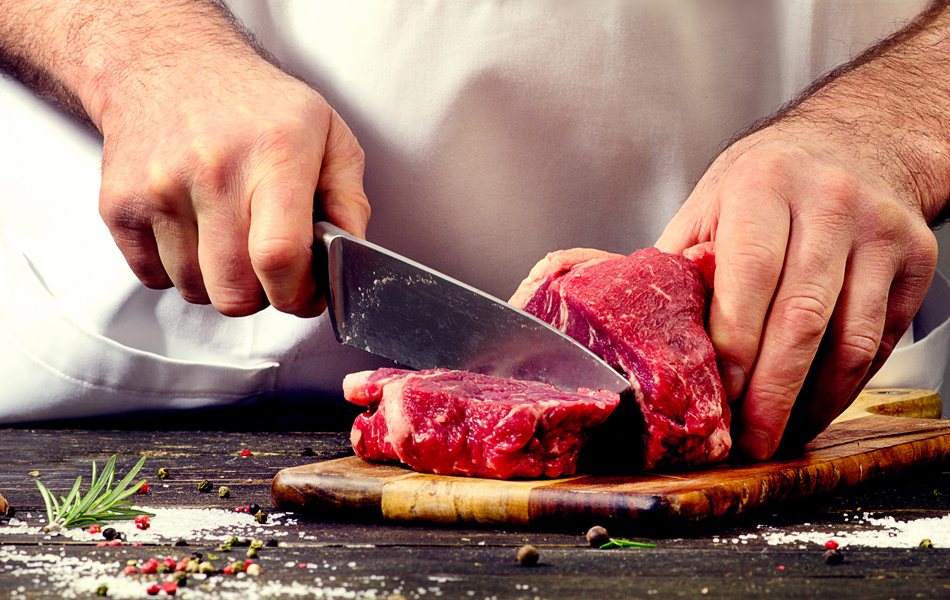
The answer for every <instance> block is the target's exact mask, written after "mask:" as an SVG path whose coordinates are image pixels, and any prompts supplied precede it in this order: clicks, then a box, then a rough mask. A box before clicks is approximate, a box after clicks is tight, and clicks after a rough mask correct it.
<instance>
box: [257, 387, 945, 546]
mask: <svg viewBox="0 0 950 600" xmlns="http://www.w3.org/2000/svg"><path fill="white" fill-rule="evenodd" d="M940 414H941V401H940V397H939V396H938V395H937V394H935V393H933V392H929V391H920V390H893V389H887V390H885V389H881V390H868V391H865V392H864V393H862V394H861V396H860V397H859V398H858V399H857V400H856V401H855V403H854V404H853V405H852V406H851V407H850V408H849V409H848V411H847V412H845V413H844V414H842V415H841V416H840V417H839V418H838V419H837V420H836V421H835V422H834V423H833V424H832V425H831V426H830V427H829V428H828V429H827V430H826V431H825V432H824V433H822V434H821V435H820V436H818V437H817V438H816V439H815V440H814V441H813V442H812V443H810V444H809V445H808V446H807V447H806V449H805V452H804V453H803V454H802V455H800V456H796V457H793V458H784V459H781V460H771V461H769V462H764V463H751V464H727V465H720V466H717V467H715V468H712V469H708V470H703V471H695V472H686V473H675V474H666V475H657V474H644V475H636V476H604V475H577V476H574V477H566V478H561V479H541V480H532V481H499V480H494V479H479V478H471V477H454V476H447V475H429V474H425V473H416V472H414V471H411V470H408V469H406V468H404V467H401V466H396V465H384V464H375V463H368V462H364V461H363V460H361V459H359V458H357V457H355V456H352V457H347V458H341V459H337V460H332V461H327V462H322V463H316V464H311V465H304V466H300V467H293V468H289V469H284V470H282V471H280V472H279V473H278V474H277V477H276V478H275V479H274V482H273V485H272V488H271V495H272V497H273V500H274V505H275V506H276V507H277V508H279V509H281V510H287V511H294V512H304V513H311V514H312V515H313V516H314V517H315V518H319V519H324V520H362V521H379V520H393V521H416V522H426V523H443V524H459V525H461V524H466V525H468V526H471V525H474V524H487V525H492V526H503V527H515V528H531V529H547V530H559V529H560V530H563V529H567V528H572V529H576V528H577V527H587V526H590V525H593V524H601V525H605V526H611V525H612V526H615V527H617V526H622V527H621V528H632V529H649V530H655V529H658V528H659V529H660V530H662V529H663V528H667V527H669V528H673V527H678V526H682V525H692V524H696V523H698V522H703V521H707V522H712V521H713V520H715V519H718V518H722V517H729V516H734V515H739V514H743V513H747V512H749V511H752V510H754V509H760V508H762V507H765V506H770V507H771V506H773V505H775V504H777V503H779V502H782V501H787V500H791V499H794V498H802V497H807V496H812V495H815V494H819V493H822V492H828V491H831V490H836V489H841V488H847V487H850V486H854V485H857V484H859V483H862V482H866V481H870V480H873V479H878V478H881V477H887V476H891V475H895V474H897V473H900V472H902V471H906V470H907V469H910V468H913V467H922V466H926V465H933V464H937V463H939V462H941V461H943V460H944V459H946V458H948V457H950V420H941V419H939V417H940Z"/></svg>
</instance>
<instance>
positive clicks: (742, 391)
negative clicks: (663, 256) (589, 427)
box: [657, 9, 950, 460]
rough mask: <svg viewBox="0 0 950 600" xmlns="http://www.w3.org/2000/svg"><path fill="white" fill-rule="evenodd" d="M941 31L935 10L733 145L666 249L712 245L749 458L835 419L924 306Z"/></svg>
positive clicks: (944, 121)
mask: <svg viewBox="0 0 950 600" xmlns="http://www.w3.org/2000/svg"><path fill="white" fill-rule="evenodd" d="M946 20H947V19H946V18H945V15H943V14H942V11H941V10H937V9H935V10H933V11H931V13H929V14H927V15H925V16H924V17H922V18H921V20H919V21H918V22H917V23H915V24H914V25H913V26H912V27H911V28H910V29H909V30H908V31H907V32H902V34H898V36H896V38H895V39H893V40H890V41H888V42H886V43H884V44H883V45H882V46H880V47H878V48H876V49H874V50H872V51H871V52H870V53H869V54H868V55H865V56H864V57H862V58H860V59H858V60H857V61H856V62H855V63H854V64H853V65H850V66H849V67H848V68H847V69H844V70H842V71H841V72H838V73H835V74H833V75H832V76H831V77H829V78H828V79H827V80H825V81H823V82H820V84H818V85H816V86H815V87H814V89H812V90H810V91H809V92H808V93H807V94H806V95H805V96H804V97H803V98H802V99H800V100H799V101H798V102H796V103H795V104H793V105H792V106H790V107H789V108H788V109H787V110H785V111H784V112H783V113H782V114H780V115H779V116H778V117H777V118H774V119H772V120H771V121H770V122H769V123H767V124H766V125H765V126H763V127H760V128H758V129H756V130H755V131H754V132H753V133H752V134H750V135H748V136H746V137H744V138H741V139H739V140H738V141H737V142H735V143H734V144H732V145H731V146H730V147H729V148H728V149H727V150H726V151H725V152H723V154H722V155H720V156H719V157H718V158H717V159H716V161H715V162H714V163H713V164H712V166H711V167H710V168H709V170H708V171H707V172H706V174H705V175H704V176H703V178H702V179H701V181H700V182H699V184H698V185H697V186H696V188H695V189H694V191H693V192H692V194H691V195H690V197H689V198H688V200H687V201H686V203H685V204H684V205H683V207H682V208H681V210H680V211H679V212H678V214H677V215H676V216H675V217H674V218H673V220H672V221H671V222H670V224H669V225H668V226H667V228H666V230H665V231H664V233H663V235H662V236H661V237H660V239H659V240H658V241H657V246H658V247H659V248H661V249H663V250H665V251H668V252H681V251H682V250H683V249H685V248H687V247H689V246H692V245H694V244H697V243H701V242H708V241H713V242H714V243H715V253H716V275H715V285H714V288H715V289H714V292H713V298H712V303H711V305H710V314H709V332H710V337H711V338H712V341H713V345H714V346H715V348H716V352H717V358H718V360H719V366H720V373H721V374H722V376H723V377H722V379H723V384H724V387H725V389H726V394H727V396H728V397H729V398H730V400H736V401H737V402H738V406H737V409H736V410H735V418H734V427H733V433H734V435H735V441H736V446H737V447H738V448H739V449H740V450H742V451H744V452H745V453H747V454H748V455H750V456H751V457H753V458H756V459H760V460H764V459H767V458H769V457H770V456H772V454H773V453H774V452H775V450H776V448H777V447H778V444H779V442H780V440H782V438H783V434H784V435H785V436H786V439H787V441H789V442H790V443H792V444H800V443H803V442H805V441H808V440H810V439H811V438H812V437H814V436H815V435H817V434H818V433H820V432H821V431H822V430H823V429H824V428H825V427H826V426H827V425H828V424H829V423H830V422H831V421H832V420H833V419H834V418H835V417H836V416H837V415H838V414H840V413H841V411H843V410H844V409H845V408H846V407H847V406H848V404H850V402H851V401H852V400H853V399H854V398H855V397H856V396H857V394H858V393H859V392H860V390H861V388H862V387H863V386H864V384H865V383H866V382H867V381H868V379H870V377H871V376H872V375H873V374H874V372H876V371H877V369H878V368H879V367H880V366H881V364H883V362H884V360H885V359H886V358H887V357H888V355H889V354H890V353H891V351H892V350H893V348H894V346H895V344H896V343H897V341H898V340H899V339H900V337H901V335H902V333H903V332H904V330H905V329H906V328H907V326H908V325H909V324H910V322H911V320H912V319H913V316H914V314H915V313H916V311H917V309H918V308H919V307H920V304H921V302H922V301H923V298H924V295H925V294H926V292H927V289H928V287H929V284H930V281H931V278H932V276H933V273H934V269H935V267H936V261H937V245H936V240H935V238H934V236H933V234H932V232H931V231H930V229H929V228H928V223H931V222H933V221H934V220H935V219H936V218H937V214H938V213H939V212H940V211H941V209H942V208H943V207H944V206H945V204H946V199H947V197H948V192H950V161H948V157H950V135H948V132H950V117H948V116H947V115H950V88H948V86H947V82H948V81H950V73H947V72H946V71H945V67H943V66H942V65H946V64H947V58H948V57H950V48H948V44H947V41H946V40H947V36H946V35H945V33H946V31H947V30H948V27H947V23H946V22H945V21H946ZM936 75H939V77H937V76H936Z"/></svg>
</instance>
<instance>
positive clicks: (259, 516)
mask: <svg viewBox="0 0 950 600" xmlns="http://www.w3.org/2000/svg"><path fill="white" fill-rule="evenodd" d="M254 520H255V521H257V522H258V523H261V524H264V523H266V522H267V513H266V512H264V511H260V512H258V513H256V514H255V515H254Z"/></svg>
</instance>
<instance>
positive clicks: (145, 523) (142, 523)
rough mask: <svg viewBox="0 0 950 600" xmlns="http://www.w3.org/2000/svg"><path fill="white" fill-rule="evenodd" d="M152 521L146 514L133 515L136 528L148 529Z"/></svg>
mask: <svg viewBox="0 0 950 600" xmlns="http://www.w3.org/2000/svg"><path fill="white" fill-rule="evenodd" d="M151 525H152V522H151V521H150V520H149V518H148V517H147V516H146V515H139V516H137V517H135V527H136V528H138V529H143V530H144V529H148V528H149V527H151Z"/></svg>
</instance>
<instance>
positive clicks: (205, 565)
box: [198, 561, 214, 575]
mask: <svg viewBox="0 0 950 600" xmlns="http://www.w3.org/2000/svg"><path fill="white" fill-rule="evenodd" d="M198 572H199V573H204V574H205V575H211V574H212V573H214V565H213V564H211V563H209V562H208V561H204V562H202V563H201V564H199V565H198Z"/></svg>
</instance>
